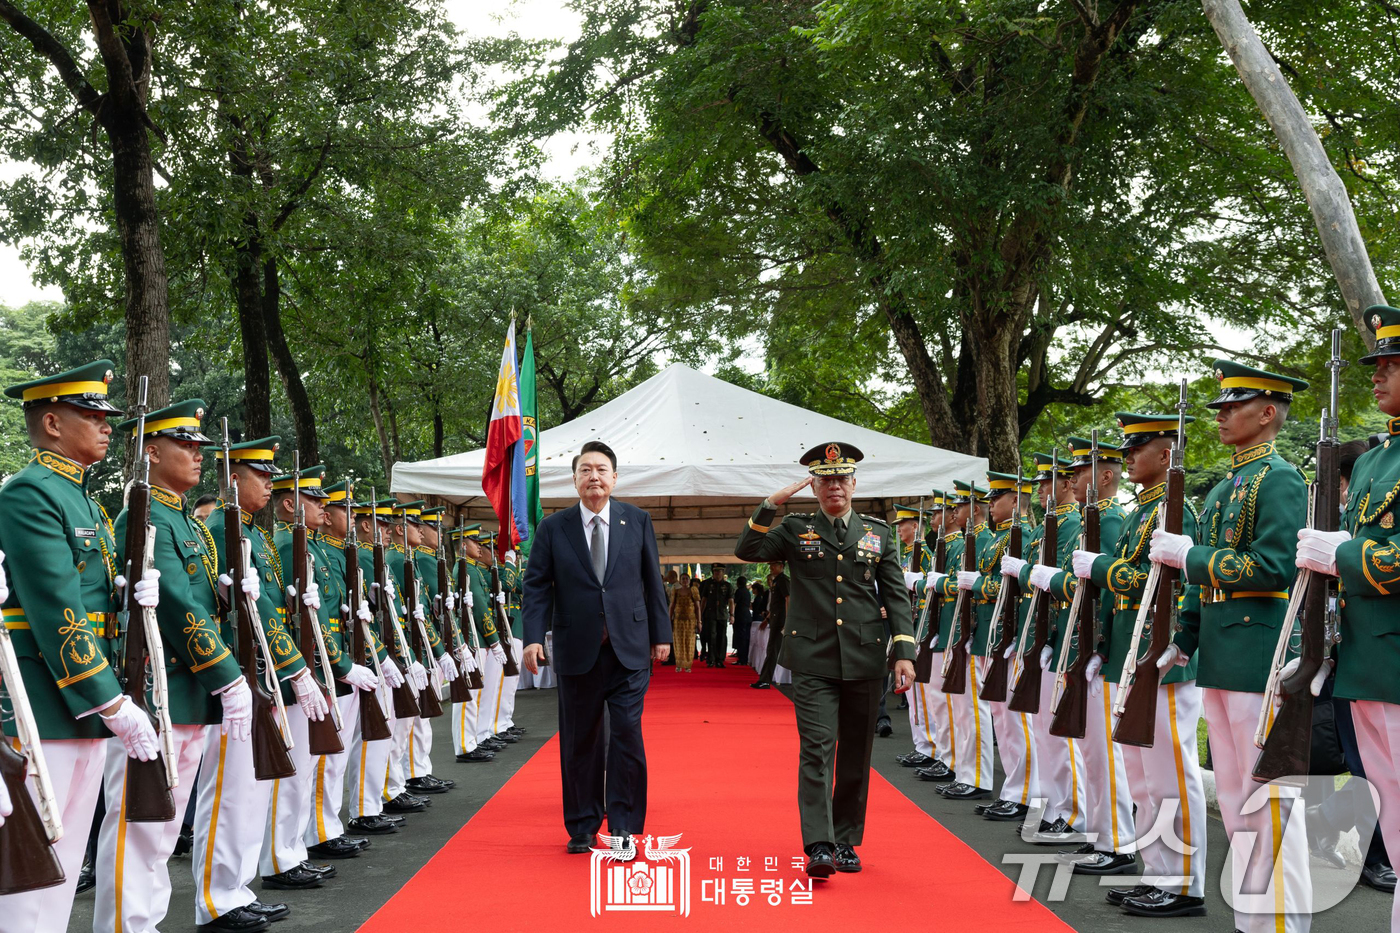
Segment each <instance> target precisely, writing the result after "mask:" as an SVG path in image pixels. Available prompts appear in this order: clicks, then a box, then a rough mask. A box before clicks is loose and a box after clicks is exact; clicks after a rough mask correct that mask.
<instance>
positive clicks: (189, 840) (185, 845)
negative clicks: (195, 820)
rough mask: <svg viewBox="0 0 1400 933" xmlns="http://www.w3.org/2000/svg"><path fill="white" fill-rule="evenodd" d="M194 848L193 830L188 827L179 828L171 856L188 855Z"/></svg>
mask: <svg viewBox="0 0 1400 933" xmlns="http://www.w3.org/2000/svg"><path fill="white" fill-rule="evenodd" d="M193 848H194V830H193V829H191V828H190V827H188V826H181V827H180V835H179V837H178V838H177V839H176V840H175V850H174V851H173V852H171V853H170V854H171V855H189V854H190V850H192V849H193Z"/></svg>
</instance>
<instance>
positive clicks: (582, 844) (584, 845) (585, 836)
mask: <svg viewBox="0 0 1400 933" xmlns="http://www.w3.org/2000/svg"><path fill="white" fill-rule="evenodd" d="M592 848H593V834H592V833H579V834H578V835H577V836H570V837H569V844H568V845H566V846H565V847H564V851H566V852H568V853H569V854H570V855H582V854H583V853H584V852H587V851H589V850H590V849H592Z"/></svg>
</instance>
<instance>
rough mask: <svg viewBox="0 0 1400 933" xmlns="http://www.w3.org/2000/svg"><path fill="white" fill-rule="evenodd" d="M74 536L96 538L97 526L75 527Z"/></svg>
mask: <svg viewBox="0 0 1400 933" xmlns="http://www.w3.org/2000/svg"><path fill="white" fill-rule="evenodd" d="M73 536H74V537H75V538H95V537H97V529H96V528H74V529H73Z"/></svg>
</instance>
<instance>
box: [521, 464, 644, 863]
mask: <svg viewBox="0 0 1400 933" xmlns="http://www.w3.org/2000/svg"><path fill="white" fill-rule="evenodd" d="M573 468H574V488H575V489H576V490H578V495H579V504H578V505H574V506H570V507H569V508H567V509H564V510H563V511H560V512H556V513H554V514H553V515H551V516H549V517H548V518H546V519H545V520H544V521H542V522H540V525H539V528H537V529H536V530H535V541H534V544H533V545H532V546H531V548H530V560H529V562H528V563H527V564H526V569H525V585H524V590H523V593H522V599H521V602H522V606H523V609H524V617H525V618H524V622H525V642H526V644H525V655H524V661H525V667H526V668H528V669H529V671H530V672H531V673H532V674H537V673H539V665H540V661H541V660H543V658H544V633H545V628H546V626H552V628H553V630H554V657H553V658H552V659H551V660H550V663H551V664H552V665H553V667H554V674H555V676H556V677H557V678H558V682H559V770H560V772H561V775H562V777H563V782H564V826H565V828H566V829H567V830H568V831H569V845H568V850H569V851H570V852H587V851H588V850H589V849H590V848H591V847H592V845H593V838H594V835H595V834H596V833H597V832H598V830H599V829H600V828H601V827H602V825H603V813H604V809H605V804H606V812H607V816H608V831H609V833H610V834H611V835H613V836H624V837H625V836H629V835H632V834H634V833H636V834H640V833H641V831H642V829H643V824H644V823H645V822H646V814H647V762H646V750H645V748H644V747H643V745H642V700H643V698H644V697H645V696H646V692H647V684H648V683H649V682H650V681H651V662H652V659H655V660H657V661H665V660H666V658H667V656H668V655H669V654H670V651H671V648H670V643H671V618H670V612H669V609H668V606H667V600H666V589H665V586H664V585H663V583H662V580H661V562H660V559H659V558H658V556H657V551H656V535H655V533H654V532H653V531H652V527H651V516H650V515H649V514H647V513H646V512H644V511H642V510H641V509H639V508H636V507H635V506H631V505H628V504H626V503H625V502H613V501H611V497H612V491H613V486H614V484H616V482H617V455H616V454H614V453H613V451H612V448H610V447H609V446H608V445H607V444H604V443H602V442H601V441H589V442H588V443H586V444H584V445H583V448H582V449H581V450H580V451H579V455H578V456H577V457H575V458H574V464H573ZM604 704H606V705H607V709H608V715H609V725H608V739H607V745H606V748H605V747H604V743H603V707H604ZM604 771H606V772H607V786H606V790H605V788H604V782H603V774H604Z"/></svg>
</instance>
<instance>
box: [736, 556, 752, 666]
mask: <svg viewBox="0 0 1400 933" xmlns="http://www.w3.org/2000/svg"><path fill="white" fill-rule="evenodd" d="M752 607H753V593H752V592H751V591H750V590H749V578H748V577H746V576H744V575H743V574H739V579H738V580H736V581H734V663H735V664H746V663H748V660H749V629H750V628H751V627H752V625H753V611H752Z"/></svg>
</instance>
